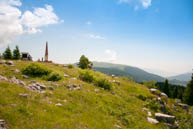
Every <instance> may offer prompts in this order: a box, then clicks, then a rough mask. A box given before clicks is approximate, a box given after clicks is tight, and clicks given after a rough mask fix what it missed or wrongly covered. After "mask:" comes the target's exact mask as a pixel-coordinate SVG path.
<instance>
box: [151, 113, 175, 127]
mask: <svg viewBox="0 0 193 129" xmlns="http://www.w3.org/2000/svg"><path fill="white" fill-rule="evenodd" d="M155 117H156V119H157V120H158V121H160V122H165V123H170V124H174V122H175V116H171V115H167V114H162V113H155Z"/></svg>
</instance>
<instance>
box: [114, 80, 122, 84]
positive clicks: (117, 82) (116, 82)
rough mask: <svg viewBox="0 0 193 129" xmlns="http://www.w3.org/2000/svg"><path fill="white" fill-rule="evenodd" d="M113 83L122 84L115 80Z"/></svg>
mask: <svg viewBox="0 0 193 129" xmlns="http://www.w3.org/2000/svg"><path fill="white" fill-rule="evenodd" d="M113 83H115V84H117V85H120V84H121V83H120V82H119V81H116V80H113Z"/></svg>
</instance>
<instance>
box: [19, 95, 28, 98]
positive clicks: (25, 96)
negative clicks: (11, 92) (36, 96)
mask: <svg viewBox="0 0 193 129" xmlns="http://www.w3.org/2000/svg"><path fill="white" fill-rule="evenodd" d="M19 96H21V97H24V98H27V97H28V96H29V94H19Z"/></svg>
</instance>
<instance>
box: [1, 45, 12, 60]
mask: <svg viewBox="0 0 193 129" xmlns="http://www.w3.org/2000/svg"><path fill="white" fill-rule="evenodd" d="M3 58H4V59H12V52H11V49H10V47H9V46H8V47H7V48H6V49H5V52H4V53H3Z"/></svg>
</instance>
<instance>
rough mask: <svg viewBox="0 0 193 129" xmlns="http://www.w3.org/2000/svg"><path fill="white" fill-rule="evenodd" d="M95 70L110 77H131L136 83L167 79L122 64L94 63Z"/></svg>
mask: <svg viewBox="0 0 193 129" xmlns="http://www.w3.org/2000/svg"><path fill="white" fill-rule="evenodd" d="M93 64H94V65H93V66H94V67H93V68H94V69H95V70H97V71H100V72H103V73H106V74H109V75H112V74H114V75H116V76H126V77H130V78H132V79H133V80H135V81H136V82H142V81H152V80H155V81H156V82H163V81H164V80H165V78H163V77H161V76H158V75H155V74H152V73H148V72H146V71H144V70H142V69H140V68H137V67H132V66H127V65H121V64H112V63H106V62H93Z"/></svg>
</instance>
